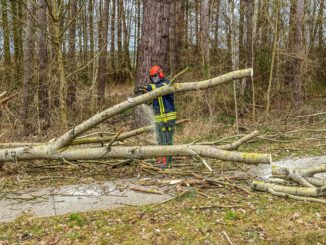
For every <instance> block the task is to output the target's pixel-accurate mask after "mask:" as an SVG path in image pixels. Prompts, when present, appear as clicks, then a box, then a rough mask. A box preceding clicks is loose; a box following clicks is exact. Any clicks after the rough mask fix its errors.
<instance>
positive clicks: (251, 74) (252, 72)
mask: <svg viewBox="0 0 326 245" xmlns="http://www.w3.org/2000/svg"><path fill="white" fill-rule="evenodd" d="M250 76H251V77H253V76H254V69H253V68H251V71H250Z"/></svg>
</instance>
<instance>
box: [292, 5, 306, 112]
mask: <svg viewBox="0 0 326 245" xmlns="http://www.w3.org/2000/svg"><path fill="white" fill-rule="evenodd" d="M293 4H295V16H294V22H293V23H292V24H293V25H294V27H293V28H294V33H293V48H292V53H293V54H294V55H295V56H296V58H295V59H294V60H293V62H292V69H291V70H292V81H291V83H292V86H293V103H294V106H295V108H298V107H299V105H300V104H301V103H302V74H301V65H302V58H304V50H303V47H302V25H303V18H304V16H303V8H304V0H296V2H294V3H293Z"/></svg>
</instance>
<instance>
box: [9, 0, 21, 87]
mask: <svg viewBox="0 0 326 245" xmlns="http://www.w3.org/2000/svg"><path fill="white" fill-rule="evenodd" d="M10 3H11V12H12V15H13V16H15V17H14V19H13V20H12V23H13V24H12V25H13V29H14V31H13V38H14V55H15V74H14V80H15V84H20V82H21V78H22V70H23V69H22V57H23V44H22V43H23V41H22V39H21V33H22V24H21V23H20V21H19V19H22V16H21V15H22V14H21V10H20V7H19V3H17V2H16V1H10Z"/></svg>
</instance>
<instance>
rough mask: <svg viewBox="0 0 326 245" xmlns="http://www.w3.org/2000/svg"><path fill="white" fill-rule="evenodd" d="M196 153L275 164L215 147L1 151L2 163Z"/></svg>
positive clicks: (259, 156)
mask: <svg viewBox="0 0 326 245" xmlns="http://www.w3.org/2000/svg"><path fill="white" fill-rule="evenodd" d="M194 152H195V153H196V154H198V155H200V156H203V157H210V158H217V159H220V160H224V161H233V162H243V163H248V164H259V163H267V164H270V163H271V161H272V160H271V155H269V154H258V153H245V152H234V151H226V150H221V149H217V148H215V147H213V146H202V145H173V146H112V147H111V148H110V150H108V149H107V147H95V148H83V149H80V148H79V149H78V148H75V149H73V148H68V149H65V150H64V151H61V152H56V153H51V152H49V151H47V148H46V146H33V147H30V148H29V149H28V148H16V149H15V150H14V149H0V162H6V161H16V160H30V159H48V160H50V159H52V160H60V159H65V160H94V159H107V158H137V159H144V158H149V157H158V156H162V155H164V156H165V155H169V156H194Z"/></svg>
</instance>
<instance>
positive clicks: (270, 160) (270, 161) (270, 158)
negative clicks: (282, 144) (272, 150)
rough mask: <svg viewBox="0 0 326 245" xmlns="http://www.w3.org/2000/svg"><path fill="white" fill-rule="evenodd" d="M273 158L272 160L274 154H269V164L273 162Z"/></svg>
mask: <svg viewBox="0 0 326 245" xmlns="http://www.w3.org/2000/svg"><path fill="white" fill-rule="evenodd" d="M272 163H273V160H272V155H269V164H272Z"/></svg>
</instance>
